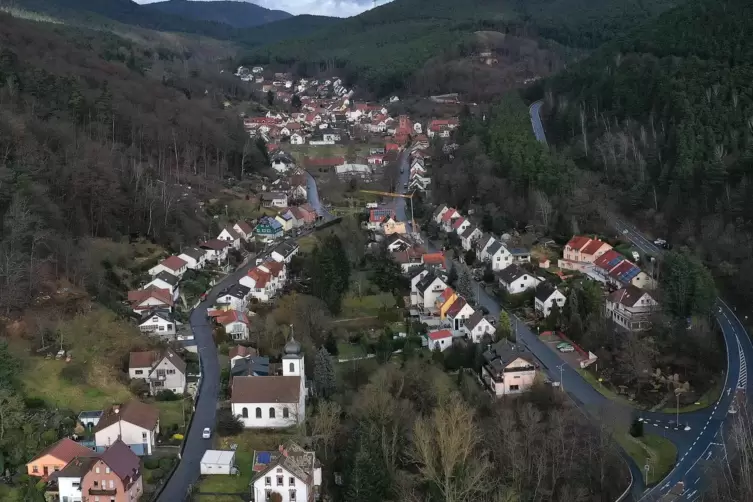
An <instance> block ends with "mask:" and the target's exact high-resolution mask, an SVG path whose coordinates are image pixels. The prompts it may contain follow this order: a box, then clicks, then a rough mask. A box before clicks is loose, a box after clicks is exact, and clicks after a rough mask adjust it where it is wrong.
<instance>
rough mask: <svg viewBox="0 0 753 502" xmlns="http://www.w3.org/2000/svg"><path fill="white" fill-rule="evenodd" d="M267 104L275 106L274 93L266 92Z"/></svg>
mask: <svg viewBox="0 0 753 502" xmlns="http://www.w3.org/2000/svg"><path fill="white" fill-rule="evenodd" d="M267 104H268V105H269V106H272V105H273V104H275V93H274V92H272V91H267Z"/></svg>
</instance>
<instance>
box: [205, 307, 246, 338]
mask: <svg viewBox="0 0 753 502" xmlns="http://www.w3.org/2000/svg"><path fill="white" fill-rule="evenodd" d="M214 321H215V322H216V323H217V324H219V325H221V326H222V327H223V328H225V333H227V335H228V336H229V337H230V338H232V339H233V340H236V341H238V340H248V327H249V325H250V321H249V320H248V316H247V315H246V313H245V312H241V311H238V310H226V311H224V312H223V313H222V314H220V315H219V316H217V317H215V318H214Z"/></svg>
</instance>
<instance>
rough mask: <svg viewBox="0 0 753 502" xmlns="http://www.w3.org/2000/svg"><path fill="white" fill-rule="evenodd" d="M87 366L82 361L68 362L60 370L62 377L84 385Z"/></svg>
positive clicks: (70, 381)
mask: <svg viewBox="0 0 753 502" xmlns="http://www.w3.org/2000/svg"><path fill="white" fill-rule="evenodd" d="M87 373H88V371H87V367H86V365H85V364H84V363H81V362H72V363H68V364H66V365H65V366H64V367H63V369H62V370H61V371H60V378H62V379H63V380H65V381H66V382H68V383H72V384H75V385H83V384H85V383H86V377H87Z"/></svg>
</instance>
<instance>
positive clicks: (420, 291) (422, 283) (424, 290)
mask: <svg viewBox="0 0 753 502" xmlns="http://www.w3.org/2000/svg"><path fill="white" fill-rule="evenodd" d="M447 287H448V286H447V283H446V282H445V281H444V280H443V279H442V278H440V277H438V276H437V275H435V273H434V272H433V271H431V272H427V273H426V274H424V276H423V277H422V278H421V280H419V281H418V282H417V283H416V286H415V291H411V304H412V305H415V306H418V307H419V308H421V309H423V310H426V311H428V310H430V309H433V308H434V305H435V304H436V302H437V298H438V297H439V295H441V294H442V292H443V291H444V290H445V289H447Z"/></svg>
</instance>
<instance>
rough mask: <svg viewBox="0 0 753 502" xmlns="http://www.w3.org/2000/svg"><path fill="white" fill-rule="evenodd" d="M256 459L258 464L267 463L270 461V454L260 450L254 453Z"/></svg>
mask: <svg viewBox="0 0 753 502" xmlns="http://www.w3.org/2000/svg"><path fill="white" fill-rule="evenodd" d="M256 461H257V462H258V463H260V464H268V463H270V462H271V461H272V454H271V453H269V452H268V451H260V452H259V453H258V455H256Z"/></svg>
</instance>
